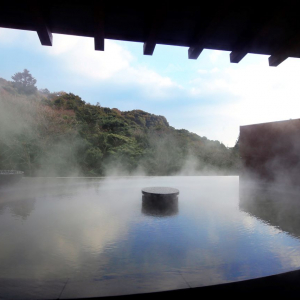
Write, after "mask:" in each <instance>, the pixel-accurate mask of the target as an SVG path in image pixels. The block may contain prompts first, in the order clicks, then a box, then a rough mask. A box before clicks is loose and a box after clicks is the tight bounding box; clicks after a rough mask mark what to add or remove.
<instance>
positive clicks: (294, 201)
mask: <svg viewBox="0 0 300 300" xmlns="http://www.w3.org/2000/svg"><path fill="white" fill-rule="evenodd" d="M239 205H240V209H241V210H243V211H245V212H247V213H249V214H251V215H252V216H254V217H256V218H259V219H261V220H263V221H264V222H266V223H268V224H270V225H272V226H274V227H276V228H278V229H280V230H283V231H286V232H287V233H289V234H291V235H293V236H295V237H297V238H300V193H299V190H296V189H295V188H292V187H290V188H286V187H278V186H276V185H267V186H265V185H261V184H260V183H259V182H249V181H247V180H246V181H245V182H241V183H240V203H239Z"/></svg>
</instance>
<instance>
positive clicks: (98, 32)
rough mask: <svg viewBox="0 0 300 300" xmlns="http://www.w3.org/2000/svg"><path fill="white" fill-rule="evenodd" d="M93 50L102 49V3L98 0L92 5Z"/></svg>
mask: <svg viewBox="0 0 300 300" xmlns="http://www.w3.org/2000/svg"><path fill="white" fill-rule="evenodd" d="M94 24H95V34H94V42H95V50H97V51H104V3H103V1H98V2H97V4H96V5H95V6H94Z"/></svg>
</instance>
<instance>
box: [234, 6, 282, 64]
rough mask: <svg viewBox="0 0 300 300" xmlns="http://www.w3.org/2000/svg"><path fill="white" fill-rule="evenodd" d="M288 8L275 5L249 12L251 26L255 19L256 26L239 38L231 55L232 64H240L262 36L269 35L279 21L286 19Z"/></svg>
mask: <svg viewBox="0 0 300 300" xmlns="http://www.w3.org/2000/svg"><path fill="white" fill-rule="evenodd" d="M285 13H286V8H282V6H281V5H277V6H276V5H274V6H272V7H271V8H270V7H269V6H267V7H264V6H262V7H261V8H260V11H259V12H257V8H256V7H255V8H254V9H253V10H252V11H249V18H250V24H249V25H251V23H252V20H253V19H254V18H255V20H256V24H255V26H254V27H253V26H252V28H251V27H250V26H249V25H248V26H249V27H248V26H247V27H248V28H245V30H243V32H242V33H241V34H240V36H239V37H238V39H237V41H236V42H235V44H234V46H233V51H232V52H231V53H230V62H231V63H239V62H240V61H241V60H242V59H243V58H244V57H245V56H246V55H247V54H248V52H249V49H250V48H251V46H252V45H254V44H255V43H256V41H257V40H258V39H259V37H260V36H261V35H265V34H266V33H268V32H269V31H270V30H271V28H273V26H274V22H275V23H276V22H277V21H278V20H280V19H282V18H284V17H285Z"/></svg>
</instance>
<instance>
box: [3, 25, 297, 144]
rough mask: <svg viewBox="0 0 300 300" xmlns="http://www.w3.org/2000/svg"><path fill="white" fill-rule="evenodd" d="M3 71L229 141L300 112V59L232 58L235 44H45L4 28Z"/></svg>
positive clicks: (63, 38)
mask: <svg viewBox="0 0 300 300" xmlns="http://www.w3.org/2000/svg"><path fill="white" fill-rule="evenodd" d="M0 57H1V59H0V77H1V78H4V79H6V80H11V76H12V75H14V74H15V73H17V72H22V71H23V70H24V69H28V70H29V71H30V73H31V74H32V75H33V77H34V78H35V79H36V80H37V84H36V85H37V87H38V88H39V89H42V88H47V89H48V90H50V92H55V91H65V92H70V93H73V94H76V95H78V96H80V97H81V98H82V99H83V100H84V101H86V102H87V103H91V104H96V103H97V102H99V103H100V105H101V106H103V107H110V108H118V109H120V110H122V111H128V110H133V109H141V110H143V111H146V112H149V113H153V114H156V115H163V116H165V117H166V118H167V120H168V122H169V124H170V125H171V126H173V127H175V128H176V129H186V130H188V131H190V132H194V133H196V134H198V135H200V136H206V137H207V138H208V139H211V140H218V141H220V142H222V143H223V144H224V145H225V146H227V147H232V146H234V144H235V143H236V140H237V138H238V135H239V128H240V126H243V125H249V124H256V123H264V122H272V121H280V120H288V119H298V118H300V59H296V58H288V59H287V60H286V61H284V62H283V63H282V64H280V65H279V66H278V67H269V65H268V56H265V55H255V54H248V55H247V56H246V57H245V58H244V59H243V60H242V61H241V62H240V63H239V64H231V63H230V61H229V52H227V51H216V50H208V49H205V50H204V51H203V52H202V53H201V54H200V56H199V58H198V59H197V60H189V59H188V49H187V48H186V47H176V46H165V45H156V47H155V51H154V54H153V55H152V56H146V55H143V44H141V43H133V42H125V41H115V40H105V51H104V52H103V51H95V50H94V40H93V39H92V38H86V37H77V36H67V35H58V34H54V35H53V46H52V47H49V46H42V45H41V44H40V41H39V38H38V36H37V33H36V32H30V31H22V30H13V29H4V28H0Z"/></svg>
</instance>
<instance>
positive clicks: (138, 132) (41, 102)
mask: <svg viewBox="0 0 300 300" xmlns="http://www.w3.org/2000/svg"><path fill="white" fill-rule="evenodd" d="M26 72H27V73H26ZM12 79H13V81H7V80H5V79H2V78H0V169H14V170H22V171H24V172H25V174H26V175H27V176H108V175H135V174H139V175H141V174H144V175H177V174H182V175H195V174H237V173H238V168H239V155H238V143H237V144H236V146H235V147H233V148H227V147H225V145H223V144H222V143H220V142H219V141H212V140H209V139H207V138H206V137H200V136H198V135H197V134H194V133H191V132H189V131H187V130H185V129H180V130H178V129H175V128H173V127H172V126H170V125H169V123H168V121H167V120H166V118H165V117H163V116H157V115H154V114H151V113H147V112H144V111H142V110H132V111H120V110H118V109H117V108H112V109H110V108H107V107H102V106H101V105H100V104H99V103H97V104H96V105H92V104H89V103H87V102H85V101H84V100H82V99H81V98H80V97H79V96H77V95H74V94H72V93H66V92H52V93H51V92H49V90H47V89H42V90H38V89H37V88H36V86H35V84H36V80H35V79H34V78H33V77H32V76H31V74H30V73H29V71H28V70H24V72H23V73H17V74H15V75H14V76H13V77H12ZM99 98H100V100H101V97H100V96H99Z"/></svg>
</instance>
